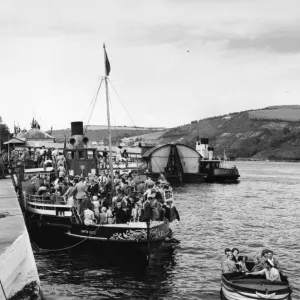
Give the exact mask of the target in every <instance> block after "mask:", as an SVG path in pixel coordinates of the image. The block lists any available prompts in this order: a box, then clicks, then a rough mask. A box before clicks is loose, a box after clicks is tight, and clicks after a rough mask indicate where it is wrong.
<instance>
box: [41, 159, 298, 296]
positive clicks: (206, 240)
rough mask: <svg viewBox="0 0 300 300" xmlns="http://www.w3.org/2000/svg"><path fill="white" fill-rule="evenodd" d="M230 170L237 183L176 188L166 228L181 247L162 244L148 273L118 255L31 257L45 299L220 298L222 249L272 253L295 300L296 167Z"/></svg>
mask: <svg viewBox="0 0 300 300" xmlns="http://www.w3.org/2000/svg"><path fill="white" fill-rule="evenodd" d="M234 163H235V164H236V166H237V167H238V169H239V171H240V174H241V180H240V182H239V183H237V184H218V183H210V184H198V185H196V184H186V185H184V186H182V187H174V197H175V199H176V207H177V209H178V211H179V213H180V216H181V222H180V223H176V224H172V229H173V231H174V238H176V239H177V240H178V241H179V243H169V244H165V245H163V246H162V247H161V248H160V249H159V250H158V251H157V252H156V254H155V255H154V257H152V258H151V260H150V264H149V268H147V267H142V266H141V264H140V263H139V262H138V261H129V262H128V261H127V259H126V257H123V256H122V253H120V254H119V255H118V257H116V258H109V257H107V256H101V255H99V257H97V255H96V257H95V255H94V256H91V255H90V254H89V253H74V252H72V253H71V252H65V253H56V254H53V253H52V254H43V255H40V254H39V255H36V257H35V258H36V262H37V267H38V271H39V274H40V279H41V284H42V289H43V291H44V295H45V297H46V300H54V299H55V300H56V299H60V300H71V299H203V300H205V299H208V300H213V299H220V295H219V291H220V259H221V257H222V255H223V251H224V249H225V248H226V247H229V248H232V247H237V248H239V250H240V253H241V254H244V255H248V256H249V255H250V256H251V255H254V254H257V253H260V252H261V251H262V250H263V249H264V248H268V249H272V250H273V251H274V252H275V256H276V257H277V258H278V259H279V261H280V263H281V265H282V266H283V269H284V271H285V274H286V275H288V277H289V280H290V282H291V284H292V286H293V290H294V292H293V299H300V278H299V276H298V273H300V251H299V250H300V226H299V222H300V200H299V195H300V184H299V183H300V164H297V163H281V162H280V163H279V162H234ZM122 262H124V264H123V263H122ZM125 262H127V263H126V264H125Z"/></svg>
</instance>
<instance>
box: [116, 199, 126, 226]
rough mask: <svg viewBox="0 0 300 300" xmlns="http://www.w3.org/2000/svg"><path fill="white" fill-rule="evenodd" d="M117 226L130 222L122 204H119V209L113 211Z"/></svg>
mask: <svg viewBox="0 0 300 300" xmlns="http://www.w3.org/2000/svg"><path fill="white" fill-rule="evenodd" d="M113 215H114V217H115V221H116V224H124V223H126V222H127V221H128V216H127V213H126V211H125V210H124V209H123V208H122V207H121V202H117V207H116V208H115V209H114V210H113Z"/></svg>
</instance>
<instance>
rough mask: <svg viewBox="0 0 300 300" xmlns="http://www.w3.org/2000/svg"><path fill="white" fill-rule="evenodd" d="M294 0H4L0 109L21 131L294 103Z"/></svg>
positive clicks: (0, 9) (150, 122)
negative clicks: (106, 75) (108, 113)
mask: <svg viewBox="0 0 300 300" xmlns="http://www.w3.org/2000/svg"><path fill="white" fill-rule="evenodd" d="M299 36H300V2H299V1H297V0H285V1H282V0H151V1H146V0H126V1H122V0H118V1H117V0H109V1H103V0H88V1H84V0H52V1H50V0H48V1H46V0H26V1H23V0H2V1H0V116H1V117H2V119H3V122H4V123H6V124H7V125H8V126H9V127H10V129H13V125H14V122H15V123H16V124H19V125H20V127H21V128H27V129H29V128H30V122H31V120H32V118H33V117H35V118H36V119H37V120H38V122H39V123H40V125H41V128H42V129H43V130H49V129H50V128H51V127H52V126H53V129H62V128H68V127H70V122H72V121H83V122H84V123H85V124H93V125H96V124H97V125H100V124H106V123H107V117H106V105H105V101H106V100H105V99H106V98H105V85H104V84H102V85H101V88H100V92H99V95H98V97H97V102H96V105H95V107H94V109H93V113H92V114H91V103H92V101H93V99H94V98H95V96H96V91H97V87H98V84H99V82H100V81H101V77H102V76H104V58H103V57H104V55H103V43H104V42H105V44H106V49H107V53H108V57H109V60H110V64H111V73H110V76H109V84H108V86H109V99H110V109H111V122H112V124H113V125H120V126H121V125H128V126H133V125H134V126H150V127H175V126H179V125H183V124H187V123H190V122H191V121H193V120H199V119H202V118H206V117H212V116H217V115H224V114H228V113H230V112H237V111H243V110H248V109H257V108H263V107H267V106H272V105H284V104H299V100H300V84H299V82H300V38H299Z"/></svg>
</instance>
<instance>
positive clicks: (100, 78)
mask: <svg viewBox="0 0 300 300" xmlns="http://www.w3.org/2000/svg"><path fill="white" fill-rule="evenodd" d="M100 80H102V76H99V78H98V81H97V85H96V87H98V86H99V82H100ZM94 101H95V97H93V99H92V101H91V103H90V106H89V107H88V109H87V110H86V112H85V113H84V115H83V116H82V119H84V118H85V116H86V115H87V113H88V111H89V110H90V108H91V107H92V104H93V102H94Z"/></svg>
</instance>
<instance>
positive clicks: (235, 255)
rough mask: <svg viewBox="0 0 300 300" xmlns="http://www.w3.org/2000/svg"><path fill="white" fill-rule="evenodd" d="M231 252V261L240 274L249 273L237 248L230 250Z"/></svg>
mask: <svg viewBox="0 0 300 300" xmlns="http://www.w3.org/2000/svg"><path fill="white" fill-rule="evenodd" d="M231 252H232V254H233V260H234V261H235V263H236V264H237V269H238V270H239V271H240V272H249V270H248V269H247V267H246V264H245V262H244V257H243V256H239V253H240V250H239V249H237V248H233V249H232V250H231Z"/></svg>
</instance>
